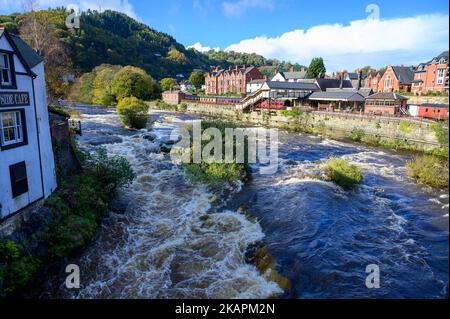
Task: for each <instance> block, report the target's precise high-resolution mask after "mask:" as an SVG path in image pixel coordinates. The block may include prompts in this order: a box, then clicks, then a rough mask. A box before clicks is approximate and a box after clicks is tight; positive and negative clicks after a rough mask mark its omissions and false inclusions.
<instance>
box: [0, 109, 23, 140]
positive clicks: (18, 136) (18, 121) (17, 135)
mask: <svg viewBox="0 0 450 319" xmlns="http://www.w3.org/2000/svg"><path fill="white" fill-rule="evenodd" d="M5 115H10V116H11V115H12V120H13V124H12V125H8V126H4V125H3V118H4V117H5ZM23 124H24V123H22V112H21V111H20V110H13V111H4V112H0V137H1V147H5V146H10V145H14V144H19V143H23V142H24V130H23ZM6 129H13V130H14V139H12V140H8V141H6V138H5V131H6ZM9 138H10V137H9Z"/></svg>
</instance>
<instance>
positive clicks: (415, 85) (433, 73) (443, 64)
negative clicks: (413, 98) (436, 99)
mask: <svg viewBox="0 0 450 319" xmlns="http://www.w3.org/2000/svg"><path fill="white" fill-rule="evenodd" d="M448 60H449V54H448V51H445V52H442V53H441V54H439V55H438V56H436V57H434V58H433V59H431V61H428V62H425V63H421V64H419V65H418V66H417V69H416V72H415V73H414V81H413V82H412V89H411V91H412V92H413V93H415V94H417V95H422V94H426V93H429V92H433V93H436V92H441V93H444V92H446V93H448V91H449V90H448V84H449V83H448V82H449V78H448V77H449V70H448Z"/></svg>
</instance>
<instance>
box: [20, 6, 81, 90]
mask: <svg viewBox="0 0 450 319" xmlns="http://www.w3.org/2000/svg"><path fill="white" fill-rule="evenodd" d="M36 8H37V3H36V1H34V0H30V1H28V2H27V3H26V5H25V10H26V11H27V12H26V13H25V14H24V15H23V17H22V20H21V22H20V26H19V33H20V36H21V38H22V39H23V40H24V41H25V42H26V43H28V45H30V46H31V47H32V48H33V49H34V50H35V51H36V52H37V53H38V54H39V55H40V56H41V57H42V58H43V59H44V63H45V78H46V83H47V91H48V94H49V95H51V96H54V97H65V96H66V95H67V94H68V91H69V84H68V83H67V82H65V81H64V80H63V77H64V76H65V75H67V74H69V73H70V72H71V70H72V61H71V60H70V58H69V55H68V54H67V52H66V49H65V47H64V44H63V43H62V42H61V40H59V39H58V37H57V36H56V34H55V27H54V26H53V25H52V22H51V20H50V19H48V17H47V16H46V15H45V14H43V13H42V12H37V11H36Z"/></svg>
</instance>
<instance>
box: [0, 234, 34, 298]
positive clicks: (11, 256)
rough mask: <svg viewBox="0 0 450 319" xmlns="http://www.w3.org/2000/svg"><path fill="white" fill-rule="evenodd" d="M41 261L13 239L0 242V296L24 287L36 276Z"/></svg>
mask: <svg viewBox="0 0 450 319" xmlns="http://www.w3.org/2000/svg"><path fill="white" fill-rule="evenodd" d="M38 267H39V261H38V260H37V259H36V258H34V257H33V256H31V255H30V254H29V253H28V252H27V251H26V250H25V249H24V248H23V247H21V246H19V245H17V244H16V243H15V242H13V241H12V240H7V241H4V242H0V298H4V297H6V296H8V295H10V294H12V293H14V292H15V291H17V290H19V289H22V288H24V287H25V286H26V284H27V283H28V282H29V281H30V279H31V278H32V277H33V276H34V274H35V272H36V270H37V268H38Z"/></svg>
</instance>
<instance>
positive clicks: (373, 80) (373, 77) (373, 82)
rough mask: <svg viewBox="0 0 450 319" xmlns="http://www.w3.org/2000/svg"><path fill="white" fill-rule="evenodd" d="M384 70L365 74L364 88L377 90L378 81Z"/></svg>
mask: <svg viewBox="0 0 450 319" xmlns="http://www.w3.org/2000/svg"><path fill="white" fill-rule="evenodd" d="M383 75H384V71H372V72H369V74H367V79H366V88H371V89H372V91H374V92H378V87H379V85H380V81H381V79H382V78H383Z"/></svg>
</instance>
